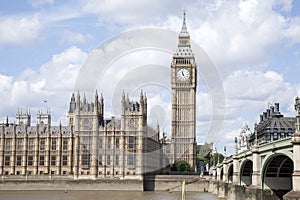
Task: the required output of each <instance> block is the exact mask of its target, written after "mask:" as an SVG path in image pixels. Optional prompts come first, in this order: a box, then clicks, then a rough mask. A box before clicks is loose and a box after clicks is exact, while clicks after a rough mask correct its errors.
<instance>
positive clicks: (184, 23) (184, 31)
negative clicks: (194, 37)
mask: <svg viewBox="0 0 300 200" xmlns="http://www.w3.org/2000/svg"><path fill="white" fill-rule="evenodd" d="M179 37H189V33H188V31H187V28H186V22H185V10H184V11H183V22H182V27H181V31H180V33H179Z"/></svg>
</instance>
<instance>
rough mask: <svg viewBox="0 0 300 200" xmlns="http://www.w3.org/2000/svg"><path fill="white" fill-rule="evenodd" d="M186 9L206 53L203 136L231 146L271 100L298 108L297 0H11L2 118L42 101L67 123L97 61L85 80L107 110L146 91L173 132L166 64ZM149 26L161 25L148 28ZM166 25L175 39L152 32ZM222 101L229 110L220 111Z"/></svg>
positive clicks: (4, 10)
mask: <svg viewBox="0 0 300 200" xmlns="http://www.w3.org/2000/svg"><path fill="white" fill-rule="evenodd" d="M184 9H185V10H186V13H187V26H188V31H189V33H190V34H191V38H192V40H193V42H194V46H192V48H193V47H194V49H196V47H199V48H201V49H202V50H203V52H205V53H203V52H202V54H201V55H200V60H197V63H198V69H199V76H198V77H199V81H198V90H197V142H198V143H203V142H205V141H214V142H216V143H217V145H216V146H217V149H218V151H223V146H225V145H226V146H227V149H228V151H229V152H233V145H234V144H233V141H234V137H235V136H238V134H239V133H240V130H241V128H242V126H243V125H244V124H245V123H247V124H249V126H250V128H251V129H252V130H253V124H254V123H255V122H257V121H258V120H259V114H260V113H261V112H263V111H264V110H265V109H266V108H267V106H268V103H272V104H273V103H275V102H279V103H280V105H281V112H282V113H283V114H285V115H286V116H292V115H294V110H293V101H294V98H295V96H297V95H299V93H300V90H299V88H300V87H299V86H300V84H299V83H300V76H299V74H300V16H299V15H300V2H299V1H296V0H294V1H292V0H264V1H258V0H241V1H238V0H232V1H231V0H228V1H221V0H212V1H204V0H203V1H202V0H191V1H180V0H151V1H150V0H129V1H122V0H100V1H98V0H77V1H76V0H72V1H71V0H65V1H56V0H23V1H19V0H10V1H0V99H1V106H0V117H1V118H0V121H2V120H3V119H5V117H6V115H8V116H9V120H10V121H11V122H13V121H14V117H15V113H16V111H17V110H18V108H22V109H23V112H24V111H25V110H26V109H28V108H30V110H31V114H32V118H33V119H34V118H35V116H36V112H37V110H38V109H46V108H51V112H52V119H53V120H52V122H53V124H54V125H55V124H57V123H58V122H59V121H62V122H63V123H64V124H65V123H66V119H65V118H66V112H67V110H68V102H69V99H70V96H71V93H72V92H73V91H74V90H76V89H77V86H76V84H78V80H79V78H78V77H80V75H82V73H85V70H87V68H89V67H91V69H93V70H95V71H96V72H97V73H96V72H95V73H94V71H92V72H90V73H91V74H84V75H85V76H84V79H85V81H86V82H88V83H95V84H94V85H93V86H92V88H89V89H92V90H95V89H97V90H98V91H100V92H101V93H103V95H104V98H105V111H106V112H105V113H106V114H105V116H106V117H110V116H112V115H115V116H118V115H119V112H120V111H119V108H118V106H119V103H118V102H119V101H120V93H121V91H122V90H123V89H124V90H125V91H126V92H128V93H129V96H131V97H133V99H137V98H138V96H139V91H140V90H141V89H143V91H144V92H146V93H147V97H148V113H149V118H148V122H149V124H152V125H154V124H156V121H157V120H159V121H160V124H161V129H162V130H165V131H166V132H170V117H171V115H170V111H171V106H170V102H171V100H170V97H171V94H170V89H169V71H168V70H169V67H170V62H171V58H172V51H174V50H175V49H176V44H177V39H176V38H174V37H173V36H174V35H173V34H172V33H177V32H178V31H179V30H180V28H181V24H182V11H183V10H184ZM149 27H151V29H150V30H153V29H155V30H157V31H154V33H153V34H150V33H149V32H148V33H149V34H148V35H147V34H145V30H146V31H147V30H148V29H147V28H149ZM140 30H144V32H143V31H142V32H139V31H140ZM165 30H167V31H170V33H168V34H169V36H170V37H168V34H166V35H164V34H163V33H162V34H159V36H157V37H154V36H155V34H157V33H160V32H164V31H165ZM132 38H133V39H132ZM136 38H138V39H139V40H137V39H136ZM153 38H157V40H156V41H153ZM149 40H151V41H150V42H149ZM173 40H174V43H172V44H169V42H170V41H173ZM147 42H148V43H147ZM150 47H151V48H150ZM204 54H205V55H204ZM101 56H102V57H101ZM109 56H110V57H109ZM201 57H202V58H203V59H204V58H205V59H208V58H209V59H208V60H209V63H210V64H211V65H212V66H213V68H214V71H213V74H214V76H216V77H217V78H218V81H220V82H222V85H218V87H220V88H219V89H220V90H215V89H216V88H215V87H216V85H213V86H212V84H213V83H212V82H213V81H212V78H211V77H207V76H208V75H207V74H205V72H204V71H205V66H199V63H203V62H202V61H201ZM108 58H109V59H108ZM207 66H208V65H207ZM202 69H203V71H202V72H203V73H202V72H201V70H202ZM210 69H211V68H209V70H210ZM210 73H212V72H210ZM92 80H94V81H92ZM216 82H217V81H216ZM80 84H81V85H82V84H83V83H80ZM83 88H84V87H83ZM216 91H217V92H216ZM218 91H224V95H225V97H224V101H223V100H222V101H214V98H216V97H218V95H217V94H216V93H219V92H218ZM83 92H84V91H82V93H83ZM86 95H87V97H88V99H92V95H91V94H90V93H89V91H86ZM44 101H47V102H46V103H45V102H44ZM218 102H219V103H220V102H221V104H222V105H221V107H222V108H224V109H225V111H224V113H222V112H221V114H220V113H219V112H218V111H217V112H214V109H215V108H217V107H218V106H219V105H216V104H217V103H218ZM216 114H220V116H218V117H216V118H217V119H218V120H217V124H218V125H220V124H221V126H220V127H222V129H220V130H216V129H213V127H215V126H218V125H216V123H215V121H213V120H212V119H214V117H213V116H214V115H216ZM223 119H224V120H223ZM33 123H35V120H33ZM213 131H216V132H215V133H214V132H213ZM211 134H213V135H214V137H211Z"/></svg>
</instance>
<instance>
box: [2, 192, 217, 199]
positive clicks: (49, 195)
mask: <svg viewBox="0 0 300 200" xmlns="http://www.w3.org/2000/svg"><path fill="white" fill-rule="evenodd" d="M0 199H1V200H40V199H43V200H54V199H55V200H56V199H57V200H99V199H105V200H106V199H107V200H140V199H142V200H171V199H172V200H176V199H178V200H180V199H181V193H180V192H131V191H66V192H65V191H0ZM186 199H187V200H216V199H217V197H216V196H214V195H212V194H210V193H199V192H187V193H186Z"/></svg>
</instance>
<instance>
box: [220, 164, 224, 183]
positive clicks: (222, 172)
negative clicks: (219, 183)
mask: <svg viewBox="0 0 300 200" xmlns="http://www.w3.org/2000/svg"><path fill="white" fill-rule="evenodd" d="M223 176H224V168H223V167H221V169H220V180H224V179H223Z"/></svg>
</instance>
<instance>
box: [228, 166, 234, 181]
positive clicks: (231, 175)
mask: <svg viewBox="0 0 300 200" xmlns="http://www.w3.org/2000/svg"><path fill="white" fill-rule="evenodd" d="M232 181H233V164H230V165H229V167H228V172H227V182H228V183H232Z"/></svg>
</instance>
